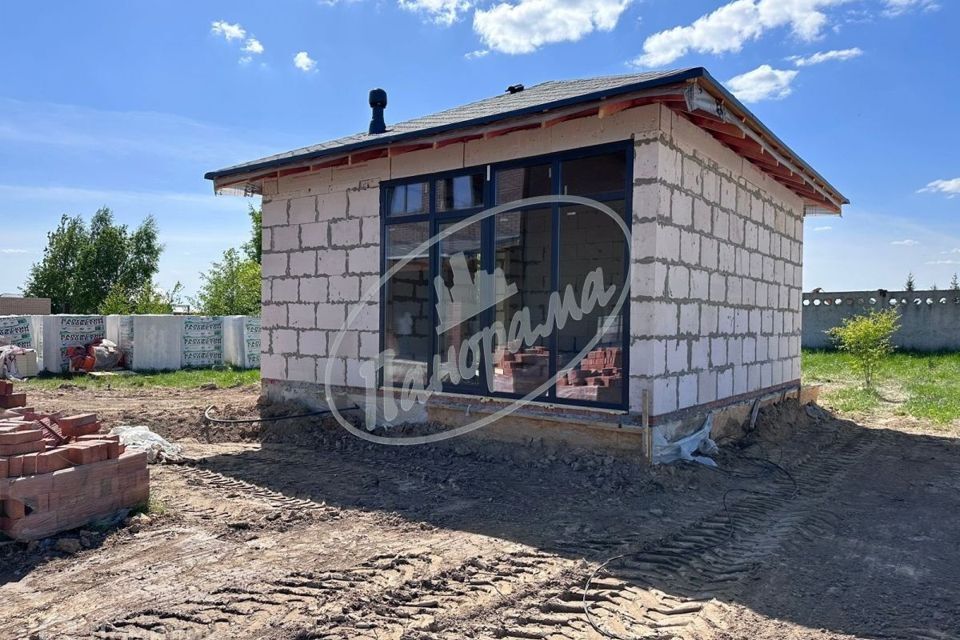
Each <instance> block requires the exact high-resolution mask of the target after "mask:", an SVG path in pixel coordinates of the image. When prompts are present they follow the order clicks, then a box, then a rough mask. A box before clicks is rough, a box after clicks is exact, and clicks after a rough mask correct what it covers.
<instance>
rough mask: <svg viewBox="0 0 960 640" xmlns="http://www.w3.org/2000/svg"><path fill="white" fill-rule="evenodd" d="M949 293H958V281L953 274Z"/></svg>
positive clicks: (959, 286)
mask: <svg viewBox="0 0 960 640" xmlns="http://www.w3.org/2000/svg"><path fill="white" fill-rule="evenodd" d="M950 291H960V280H958V279H957V274H953V277H952V278H950Z"/></svg>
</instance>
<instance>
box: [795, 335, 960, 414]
mask: <svg viewBox="0 0 960 640" xmlns="http://www.w3.org/2000/svg"><path fill="white" fill-rule="evenodd" d="M803 379H804V382H807V383H814V384H817V383H822V384H825V385H826V387H825V390H824V393H823V394H822V396H821V397H822V399H823V401H824V402H826V403H828V404H832V405H833V406H835V407H836V408H838V409H840V410H841V411H856V412H864V413H869V412H871V411H877V410H881V409H883V408H885V407H889V408H890V409H891V410H892V411H893V413H895V414H899V415H909V416H913V417H915V418H922V419H926V420H930V421H932V422H936V423H939V424H947V423H950V422H953V421H955V420H960V353H936V354H920V353H896V354H894V355H892V356H890V357H889V358H888V359H887V361H886V362H885V363H884V365H883V367H882V369H881V371H880V373H879V375H878V381H877V384H876V388H875V390H871V389H864V388H863V383H862V381H861V380H860V379H858V378H857V376H856V374H854V372H853V369H852V367H851V364H850V356H848V355H847V354H844V353H838V352H830V351H804V353H803Z"/></svg>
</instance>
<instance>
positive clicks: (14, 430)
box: [0, 380, 150, 540]
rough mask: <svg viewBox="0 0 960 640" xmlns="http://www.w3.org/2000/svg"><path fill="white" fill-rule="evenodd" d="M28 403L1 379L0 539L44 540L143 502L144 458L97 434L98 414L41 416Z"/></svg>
mask: <svg viewBox="0 0 960 640" xmlns="http://www.w3.org/2000/svg"><path fill="white" fill-rule="evenodd" d="M26 402H27V401H26V394H24V393H13V385H12V384H11V383H10V382H8V381H6V380H0V409H5V410H7V411H6V412H3V413H0V533H3V534H6V535H7V536H9V537H11V538H15V539H19V540H31V539H37V538H43V537H46V536H50V535H53V534H54V533H57V532H59V531H65V530H67V529H74V528H76V527H80V526H83V525H84V524H87V523H88V522H90V521H92V520H96V519H98V518H102V517H105V516H109V515H111V514H112V513H114V512H115V511H117V510H119V509H123V508H127V507H133V506H136V505H138V504H140V503H142V502H144V501H146V500H147V498H148V497H149V495H150V480H149V475H148V472H147V456H146V454H145V453H142V452H133V451H131V452H126V451H124V447H123V445H122V444H120V439H119V437H118V436H114V435H108V434H101V433H100V422H99V421H98V420H97V415H96V414H95V413H83V414H79V415H73V416H63V415H62V414H59V413H54V414H43V413H38V412H36V411H34V410H33V409H32V408H30V407H27V406H26ZM3 415H5V416H6V417H2V416H3Z"/></svg>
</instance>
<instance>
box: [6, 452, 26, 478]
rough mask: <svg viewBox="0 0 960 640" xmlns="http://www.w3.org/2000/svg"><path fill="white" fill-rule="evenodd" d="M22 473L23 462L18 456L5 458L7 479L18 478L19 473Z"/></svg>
mask: <svg viewBox="0 0 960 640" xmlns="http://www.w3.org/2000/svg"><path fill="white" fill-rule="evenodd" d="M22 471H23V460H22V459H21V458H20V456H13V457H10V458H7V477H8V478H19V477H20V473H21V472H22Z"/></svg>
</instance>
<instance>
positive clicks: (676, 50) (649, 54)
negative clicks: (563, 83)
mask: <svg viewBox="0 0 960 640" xmlns="http://www.w3.org/2000/svg"><path fill="white" fill-rule="evenodd" d="M849 1H850V0H734V1H733V2H728V3H727V4H725V5H723V6H722V7H720V8H719V9H717V10H716V11H714V12H713V13H709V14H706V15H704V16H701V17H700V18H697V20H695V21H694V22H693V23H692V24H690V25H687V26H679V27H674V28H673V29H667V30H665V31H660V32H658V33H655V34H653V35H652V36H650V37H648V38H647V39H646V40H645V41H644V43H643V54H642V55H640V56H639V57H637V58H636V59H635V60H634V61H633V63H634V64H635V65H637V66H642V67H657V66H661V65H665V64H669V63H671V62H673V61H674V60H677V59H678V58H681V57H683V56H684V55H686V54H687V53H689V52H691V51H695V52H698V53H713V54H719V53H728V52H735V51H740V49H742V48H743V45H744V43H746V42H748V41H750V40H756V39H758V38H759V37H760V36H762V35H763V34H764V33H765V32H766V31H768V30H770V29H775V28H778V27H790V30H791V31H792V32H793V34H794V35H795V36H797V37H798V38H800V39H801V40H805V41H810V40H815V39H816V38H818V37H819V36H820V34H821V32H822V30H823V28H824V26H826V24H827V15H826V14H825V13H823V11H821V9H824V8H827V7H831V6H835V5H839V4H843V3H845V2H849Z"/></svg>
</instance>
